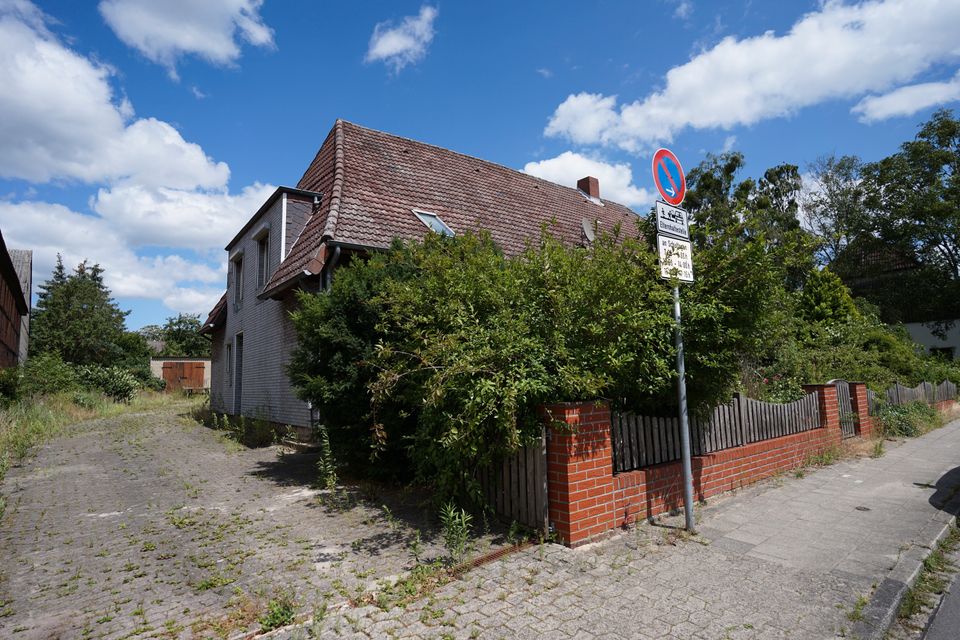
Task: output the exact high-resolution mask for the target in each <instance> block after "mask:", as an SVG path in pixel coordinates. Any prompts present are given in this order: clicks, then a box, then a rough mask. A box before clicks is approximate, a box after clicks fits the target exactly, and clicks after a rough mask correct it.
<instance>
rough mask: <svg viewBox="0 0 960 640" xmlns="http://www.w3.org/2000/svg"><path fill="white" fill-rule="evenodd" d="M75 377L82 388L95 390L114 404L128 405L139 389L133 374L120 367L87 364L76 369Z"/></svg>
mask: <svg viewBox="0 0 960 640" xmlns="http://www.w3.org/2000/svg"><path fill="white" fill-rule="evenodd" d="M77 377H78V379H79V380H80V383H81V384H82V385H83V386H84V387H86V388H88V389H96V390H97V391H100V392H102V393H103V394H104V395H106V396H108V397H110V398H112V399H113V400H114V401H115V402H126V403H129V402H130V401H131V400H133V399H134V397H136V395H137V390H138V389H139V388H140V384H139V383H138V382H137V379H136V378H135V377H134V376H133V374H132V373H130V372H129V371H127V370H126V369H122V368H120V367H101V366H100V365H95V364H87V365H83V366H80V367H77Z"/></svg>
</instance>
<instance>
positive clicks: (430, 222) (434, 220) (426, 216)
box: [413, 209, 454, 237]
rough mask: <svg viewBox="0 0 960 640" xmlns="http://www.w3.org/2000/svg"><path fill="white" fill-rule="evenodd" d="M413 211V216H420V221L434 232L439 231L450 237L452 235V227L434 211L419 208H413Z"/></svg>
mask: <svg viewBox="0 0 960 640" xmlns="http://www.w3.org/2000/svg"><path fill="white" fill-rule="evenodd" d="M413 213H414V215H415V216H417V217H418V218H420V222H422V223H423V224H425V225H427V226H428V227H429V228H430V230H431V231H433V232H434V233H439V234H440V235H442V236H447V237H451V236H453V235H454V233H453V229H451V228H450V227H448V226H447V223H445V222H444V221H443V220H441V219H440V216H438V215H437V214H435V213H429V212H427V211H420V210H419V209H414V210H413Z"/></svg>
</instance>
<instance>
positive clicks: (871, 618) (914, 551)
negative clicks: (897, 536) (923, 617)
mask: <svg viewBox="0 0 960 640" xmlns="http://www.w3.org/2000/svg"><path fill="white" fill-rule="evenodd" d="M951 513H960V495H957V496H954V497H953V498H952V499H951V500H950V502H948V503H947V504H945V505H944V506H943V507H942V511H938V512H937V513H936V514H934V516H933V517H932V518H931V519H930V524H929V525H928V526H926V527H924V532H925V533H926V532H929V533H933V534H934V535H933V536H932V539H931V540H930V541H929V542H927V541H925V540H924V541H921V540H917V539H914V541H913V543H912V544H911V547H910V549H908V550H907V551H906V552H905V553H904V554H903V555H902V556H901V557H900V559H899V560H898V561H897V564H895V565H894V567H893V569H891V570H890V573H889V574H888V575H887V576H886V577H885V578H884V579H883V581H881V582H880V585H879V586H878V587H877V589H876V591H874V593H873V596H872V597H871V598H870V603H869V604H868V605H867V606H866V608H865V609H864V610H863V619H862V620H860V621H858V622H857V623H856V624H854V625H853V629H852V630H851V634H850V635H851V637H853V638H857V639H858V640H883V639H884V638H885V637H886V635H887V632H888V631H889V630H890V627H891V626H893V623H894V621H895V620H896V618H897V611H898V610H899V609H900V603H901V602H903V598H904V597H905V596H906V595H907V591H909V590H910V588H911V587H912V586H913V585H914V583H915V582H916V581H917V578H918V577H919V576H920V571H921V570H922V568H923V561H924V560H926V558H927V556H929V555H930V554H931V553H932V552H933V550H934V549H936V547H937V545H938V544H940V542H941V541H942V540H943V539H944V538H946V537H947V535H948V534H949V533H950V529H951V528H952V527H954V526H957V524H958V520H957V517H956V516H953V515H950V514H951ZM918 537H919V536H918Z"/></svg>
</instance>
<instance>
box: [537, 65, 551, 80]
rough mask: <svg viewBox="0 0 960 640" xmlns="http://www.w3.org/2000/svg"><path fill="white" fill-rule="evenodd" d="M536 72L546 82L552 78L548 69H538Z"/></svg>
mask: <svg viewBox="0 0 960 640" xmlns="http://www.w3.org/2000/svg"><path fill="white" fill-rule="evenodd" d="M536 72H537V73H539V74H540V75H541V76H543V77H544V78H546V79H547V80H549V79H550V78H552V77H553V71H551V70H550V69H547V68H546V67H540V68H539V69H537V70H536Z"/></svg>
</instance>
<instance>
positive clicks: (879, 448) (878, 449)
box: [870, 438, 883, 458]
mask: <svg viewBox="0 0 960 640" xmlns="http://www.w3.org/2000/svg"><path fill="white" fill-rule="evenodd" d="M882 455H883V438H879V439H877V441H876V442H874V443H873V453H871V454H870V457H871V458H879V457H880V456H882Z"/></svg>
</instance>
